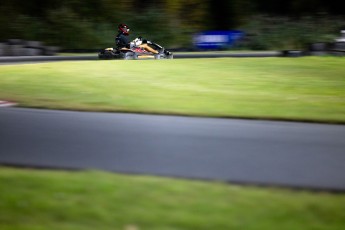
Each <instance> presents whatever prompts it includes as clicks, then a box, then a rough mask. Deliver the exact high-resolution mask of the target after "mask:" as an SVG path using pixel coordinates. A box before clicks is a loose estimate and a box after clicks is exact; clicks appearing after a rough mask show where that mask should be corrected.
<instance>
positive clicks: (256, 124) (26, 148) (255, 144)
mask: <svg viewBox="0 0 345 230" xmlns="http://www.w3.org/2000/svg"><path fill="white" fill-rule="evenodd" d="M344 140H345V126H344V125H329V124H310V123H294V122H277V121H258V120H240V119H216V118H193V117H178V116H158V115H139V114H121V113H95V112H91V113H88V112H71V111H54V110H38V109H24V108H0V164H2V165H19V166H24V165H25V166H29V167H44V168H45V167H52V168H69V169H100V170H106V171H113V172H119V173H129V174H148V175H160V176H169V177H183V178H190V179H206V180H219V181H227V182H234V183H244V184H256V185H273V186H289V187H294V188H308V189H321V190H324V189H325V190H334V191H345V141H344Z"/></svg>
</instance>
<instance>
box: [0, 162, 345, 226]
mask: <svg viewBox="0 0 345 230" xmlns="http://www.w3.org/2000/svg"><path fill="white" fill-rule="evenodd" d="M0 210H1V215H0V228H1V229H3V230H8V229H27V230H29V229H50V230H54V229H73V230H78V229H103V230H106V229H112V230H114V229H125V230H135V229H136V230H139V229H140V230H142V229H150V230H155V229H157V230H158V229H159V230H162V229H169V230H173V229H248V230H250V229H264V230H269V229H282V230H284V229H286V230H291V229H294V230H298V229H301V230H308V229H329V230H333V229H339V230H340V229H343V227H344V224H345V195H344V194H328V193H313V192H307V191H290V190H286V189H277V188H254V187H241V186H235V185H228V184H223V183H218V182H199V181H185V180H177V179H163V178H158V177H149V176H126V175H118V174H110V173H105V172H96V171H79V172H64V171H49V170H30V169H13V168H5V167H1V168H0Z"/></svg>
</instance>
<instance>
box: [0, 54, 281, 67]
mask: <svg viewBox="0 0 345 230" xmlns="http://www.w3.org/2000/svg"><path fill="white" fill-rule="evenodd" d="M281 55H282V52H280V51H262V52H250V51H248V52H237V53H236V52H232V53H217V52H204V53H198V52H190V53H176V54H174V58H177V59H180V58H221V57H234V58H246V57H280V56H281ZM86 60H98V55H97V53H95V54H94V55H80V56H13V57H1V56H0V64H11V63H37V62H51V61H86ZM103 61H104V60H103Z"/></svg>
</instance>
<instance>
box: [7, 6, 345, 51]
mask: <svg viewBox="0 0 345 230" xmlns="http://www.w3.org/2000/svg"><path fill="white" fill-rule="evenodd" d="M344 9H345V1H342V2H341V1H329V0H281V1H277V0H218V1H214V0H188V1H185V0H156V1H154V0H146V1H145V0H26V1H22V0H1V3H0V27H1V28H0V40H2V41H5V40H7V39H10V38H19V39H25V40H39V41H43V42H45V43H46V44H48V45H55V46H60V47H62V48H64V49H98V48H103V47H109V46H113V45H114V37H115V36H116V33H117V25H118V24H119V23H126V24H128V25H129V26H130V28H131V38H134V37H136V36H143V37H144V38H147V39H150V40H153V41H156V42H158V43H160V44H163V45H164V46H166V47H169V48H190V47H192V36H193V34H195V33H197V32H200V31H202V30H231V29H239V30H243V31H244V32H245V33H246V34H247V37H246V39H244V41H243V42H241V43H240V44H238V46H237V47H235V48H237V49H254V50H269V49H297V48H298V49H300V48H303V47H305V46H306V45H307V44H309V43H311V42H321V41H322V42H328V41H333V39H334V38H335V37H337V36H339V30H340V29H342V27H344V26H345V20H344V19H345V17H344V16H345V14H344Z"/></svg>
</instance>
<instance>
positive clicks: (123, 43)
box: [115, 33, 130, 49]
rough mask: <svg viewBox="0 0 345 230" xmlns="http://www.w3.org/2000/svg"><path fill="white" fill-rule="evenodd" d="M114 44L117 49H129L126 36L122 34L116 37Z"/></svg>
mask: <svg viewBox="0 0 345 230" xmlns="http://www.w3.org/2000/svg"><path fill="white" fill-rule="evenodd" d="M115 43H116V46H117V48H118V49H122V48H128V49H129V48H130V41H129V39H128V36H126V35H124V34H123V33H119V34H118V35H117V36H116V38H115Z"/></svg>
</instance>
